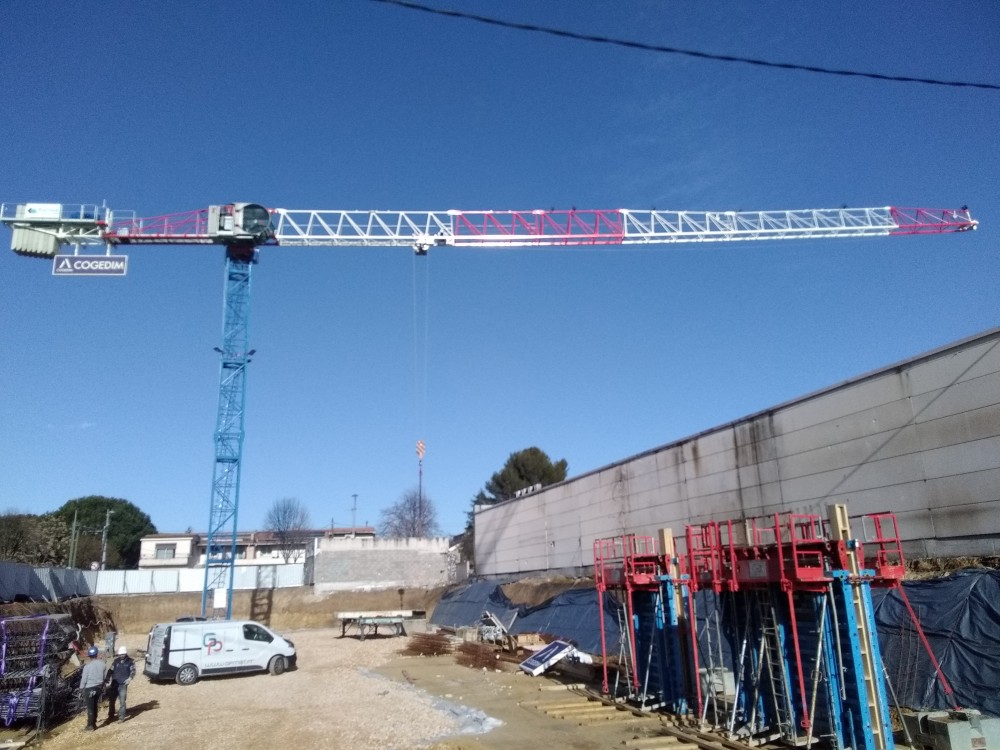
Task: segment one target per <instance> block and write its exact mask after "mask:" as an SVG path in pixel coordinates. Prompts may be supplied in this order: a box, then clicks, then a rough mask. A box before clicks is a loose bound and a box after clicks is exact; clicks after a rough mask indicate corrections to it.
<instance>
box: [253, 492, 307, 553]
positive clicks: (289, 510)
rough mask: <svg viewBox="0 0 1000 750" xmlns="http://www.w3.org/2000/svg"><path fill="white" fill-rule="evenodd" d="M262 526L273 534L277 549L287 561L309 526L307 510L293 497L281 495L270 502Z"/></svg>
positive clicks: (298, 545)
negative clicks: (281, 496)
mask: <svg viewBox="0 0 1000 750" xmlns="http://www.w3.org/2000/svg"><path fill="white" fill-rule="evenodd" d="M264 528H266V529H267V530H268V531H270V532H272V533H273V534H274V538H275V539H276V540H277V547H278V550H279V551H280V552H281V556H282V557H283V558H284V560H285V562H286V563H287V562H288V561H289V560H291V559H292V557H293V556H294V555H295V554H296V553H297V551H298V550H299V548H300V547H301V546H302V543H303V540H304V539H305V534H304V533H303V532H304V531H305V530H306V529H308V528H309V511H308V509H306V507H305V506H304V505H302V503H300V502H299V501H298V499H297V498H294V497H283V498H281V499H280V500H275V501H274V502H273V503H272V504H271V509H270V510H268V511H267V516H266V517H265V518H264Z"/></svg>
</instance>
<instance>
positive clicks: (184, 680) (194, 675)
mask: <svg viewBox="0 0 1000 750" xmlns="http://www.w3.org/2000/svg"><path fill="white" fill-rule="evenodd" d="M174 679H175V680H177V684H178V685H194V684H195V683H196V682H197V681H198V667H196V666H195V665H194V664H185V665H184V666H183V667H181V668H180V669H178V670H177V677H175V678H174Z"/></svg>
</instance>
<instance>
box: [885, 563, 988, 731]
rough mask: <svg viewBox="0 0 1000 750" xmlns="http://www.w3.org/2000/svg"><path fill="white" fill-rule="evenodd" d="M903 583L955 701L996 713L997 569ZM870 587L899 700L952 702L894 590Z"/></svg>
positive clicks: (935, 704)
mask: <svg viewBox="0 0 1000 750" xmlns="http://www.w3.org/2000/svg"><path fill="white" fill-rule="evenodd" d="M903 586H904V587H905V590H906V595H907V597H908V598H909V600H910V604H911V606H912V607H913V610H914V612H915V613H916V615H917V619H918V620H919V621H920V625H921V627H922V628H923V631H924V634H925V635H926V636H927V640H928V642H929V643H930V646H931V649H932V650H933V652H934V655H935V657H936V658H937V660H938V662H939V663H940V665H941V671H942V672H943V673H944V676H945V678H946V679H947V681H948V682H949V683H950V685H951V687H952V690H954V696H955V701H956V702H957V703H958V705H959V706H961V707H963V708H977V709H979V710H980V711H982V712H983V713H985V714H992V715H994V716H1000V689H998V686H1000V571H996V570H979V569H975V570H962V571H959V572H957V573H954V574H952V575H950V576H948V577H946V578H935V579H932V580H926V581H905V582H904V583H903ZM872 593H873V599H874V601H875V622H876V626H877V628H878V637H879V644H880V646H881V647H882V661H883V662H884V664H885V667H886V671H887V672H888V673H889V678H890V680H891V682H892V685H893V687H894V688H895V690H896V695H897V696H898V698H899V702H900V703H901V704H902V705H904V706H908V707H910V708H923V709H945V708H951V707H952V706H951V702H950V701H949V700H948V696H947V695H946V693H945V690H944V687H943V686H942V685H941V682H940V680H938V678H937V675H936V672H935V670H934V667H933V664H932V662H931V660H930V657H929V656H928V654H927V651H926V649H925V648H924V645H923V642H922V641H921V640H920V636H919V633H918V632H917V629H916V626H914V624H913V621H912V618H911V617H910V614H909V612H908V611H907V609H906V605H905V603H904V602H903V599H902V596H901V595H900V593H899V592H898V591H895V590H890V591H877V590H876V591H873V592H872Z"/></svg>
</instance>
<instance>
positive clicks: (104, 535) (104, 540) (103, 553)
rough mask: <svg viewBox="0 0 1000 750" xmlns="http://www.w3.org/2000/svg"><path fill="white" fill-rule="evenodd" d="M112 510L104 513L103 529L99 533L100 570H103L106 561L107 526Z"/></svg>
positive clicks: (109, 522)
mask: <svg viewBox="0 0 1000 750" xmlns="http://www.w3.org/2000/svg"><path fill="white" fill-rule="evenodd" d="M112 513H114V511H113V510H110V509H109V510H108V512H107V513H105V515H104V531H103V532H102V533H101V570H104V569H105V567H106V566H107V562H108V526H109V525H110V524H111V514H112Z"/></svg>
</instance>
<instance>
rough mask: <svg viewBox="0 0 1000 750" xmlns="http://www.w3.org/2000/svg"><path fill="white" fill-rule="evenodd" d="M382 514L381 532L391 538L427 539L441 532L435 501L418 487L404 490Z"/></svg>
mask: <svg viewBox="0 0 1000 750" xmlns="http://www.w3.org/2000/svg"><path fill="white" fill-rule="evenodd" d="M381 516H382V522H381V523H380V524H379V533H380V534H382V536H385V537H388V538H390V539H406V538H409V537H418V538H420V539H427V538H429V537H433V536H438V535H439V534H440V533H441V528H440V527H439V526H438V521H437V510H436V509H435V508H434V501H433V500H431V499H430V498H429V497H427V495H426V494H425V493H423V492H421V491H419V490H417V489H410V490H407V491H406V492H404V493H403V495H402V497H400V498H399V500H397V501H396V502H395V503H393V504H392V505H390V506H389V507H388V508H385V509H384V510H383V511H382V513H381Z"/></svg>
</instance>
